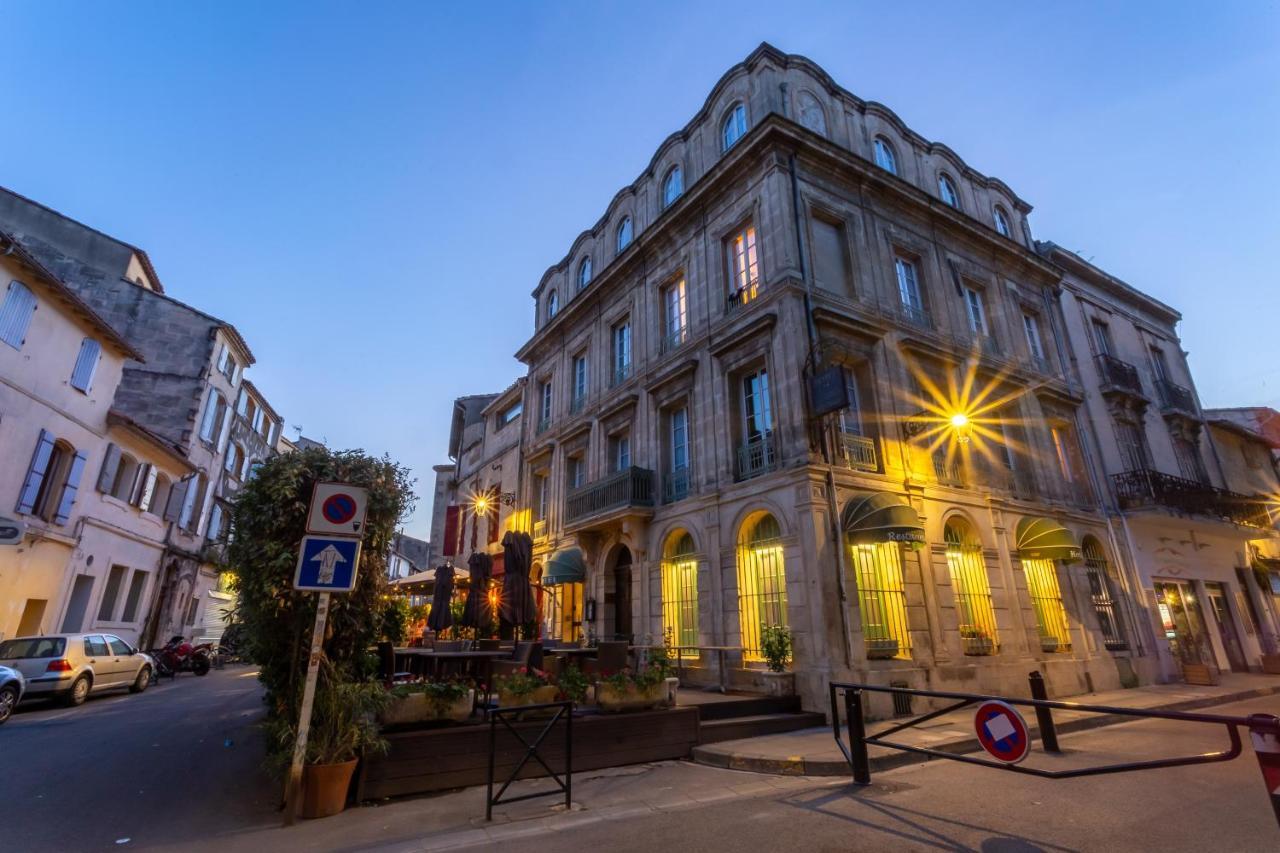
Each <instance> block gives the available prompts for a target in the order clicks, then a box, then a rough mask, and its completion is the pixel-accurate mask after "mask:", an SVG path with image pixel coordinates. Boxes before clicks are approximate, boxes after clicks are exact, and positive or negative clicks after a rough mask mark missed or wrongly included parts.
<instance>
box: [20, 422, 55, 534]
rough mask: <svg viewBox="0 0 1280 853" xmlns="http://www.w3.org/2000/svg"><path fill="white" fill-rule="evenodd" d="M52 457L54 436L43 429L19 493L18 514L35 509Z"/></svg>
mask: <svg viewBox="0 0 1280 853" xmlns="http://www.w3.org/2000/svg"><path fill="white" fill-rule="evenodd" d="M52 455H53V434H52V433H50V432H49V431H48V430H43V429H42V430H40V438H39V439H37V441H36V450H35V453H33V454H31V465H30V466H29V467H28V468H27V478H26V480H24V481H23V483H22V491H21V492H19V493H18V512H22V513H30V512H32V511H33V510H34V509H35V506H36V495H38V494H40V484H41V483H43V482H44V475H45V472H46V471H47V470H48V469H49V457H50V456H52Z"/></svg>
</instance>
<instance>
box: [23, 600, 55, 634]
mask: <svg viewBox="0 0 1280 853" xmlns="http://www.w3.org/2000/svg"><path fill="white" fill-rule="evenodd" d="M48 604H49V602H48V600H47V599H43V598H28V599H27V606H26V607H24V608H22V621H20V622H19V623H18V633H17V635H16V636H19V637H33V636H35V635H37V634H39V633H41V631H40V626H41V625H43V624H44V609H45V607H46V606H47V605H48Z"/></svg>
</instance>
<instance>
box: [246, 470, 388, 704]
mask: <svg viewBox="0 0 1280 853" xmlns="http://www.w3.org/2000/svg"><path fill="white" fill-rule="evenodd" d="M326 481H330V482H340V483H350V484H351V485H353V486H362V487H364V488H366V489H368V490H369V513H368V516H367V517H366V519H365V528H364V536H363V538H362V546H361V553H360V565H359V567H358V571H359V574H358V577H357V580H356V587H355V589H354V590H353V591H352V592H351V593H349V594H335V595H333V596H332V597H331V599H330V606H329V620H328V629H327V630H326V632H325V642H324V654H325V657H326V658H327V659H328V661H329V662H330V663H331V664H333V670H332V671H333V672H334V673H335V674H336V677H338V678H341V679H345V680H361V679H363V678H366V677H368V676H369V675H370V671H369V667H370V662H369V657H368V655H367V654H366V650H367V649H368V648H369V647H370V645H371V644H373V643H375V642H376V641H377V639H378V635H379V633H381V630H382V625H383V619H384V610H385V609H386V608H387V607H388V606H390V601H389V600H388V599H387V598H385V596H384V593H385V592H386V570H387V554H388V553H389V550H390V546H391V539H392V536H394V535H395V531H396V528H397V525H398V524H399V523H400V522H401V521H402V520H403V518H404V517H405V516H406V515H407V514H408V513H409V512H410V511H411V510H412V507H413V491H412V487H413V482H412V481H411V480H410V479H409V471H408V469H407V468H404V467H402V466H400V465H398V464H396V463H395V462H393V461H391V460H390V459H389V458H386V457H384V458H382V459H378V458H375V457H372V456H369V455H368V454H366V453H364V452H362V451H358V450H347V451H331V450H329V449H327V448H309V449H306V450H298V451H294V452H291V453H285V454H281V455H279V456H276V457H274V458H272V459H270V460H268V461H267V462H265V463H264V464H263V465H262V466H260V467H259V468H258V469H257V474H256V475H255V476H254V478H253V479H252V480H249V481H248V482H246V483H245V484H244V487H243V488H242V489H241V491H240V493H239V494H238V495H237V496H236V498H235V502H234V507H233V509H232V515H231V518H232V525H233V526H232V530H233V535H232V539H231V542H230V544H229V545H228V547H227V554H226V564H227V568H228V570H230V571H231V572H233V573H234V581H233V589H234V590H235V591H236V592H238V593H239V595H240V602H239V608H238V615H239V619H240V621H241V622H242V623H243V625H244V629H243V630H244V637H245V642H246V644H247V646H248V651H249V654H250V655H251V657H252V659H253V660H254V661H255V662H257V663H258V664H259V666H260V667H261V674H260V675H259V678H260V679H261V680H262V683H263V684H264V685H266V688H267V699H268V705H269V713H270V715H271V716H272V717H275V718H277V719H282V720H290V721H292V720H296V718H297V713H298V709H297V703H298V701H299V697H300V695H301V688H300V685H301V684H302V680H303V678H304V677H305V675H306V667H307V652H308V647H309V645H310V642H311V631H312V626H313V624H314V622H315V612H316V610H315V608H316V600H317V597H318V596H317V593H314V592H296V591H294V589H293V586H292V585H293V574H294V569H295V567H296V566H297V562H298V549H299V547H300V546H301V544H302V537H303V536H304V535H305V534H306V526H307V524H306V515H307V506H308V504H309V502H310V500H311V490H312V487H313V486H314V485H315V484H316V483H317V482H326Z"/></svg>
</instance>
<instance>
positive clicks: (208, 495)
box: [192, 482, 213, 536]
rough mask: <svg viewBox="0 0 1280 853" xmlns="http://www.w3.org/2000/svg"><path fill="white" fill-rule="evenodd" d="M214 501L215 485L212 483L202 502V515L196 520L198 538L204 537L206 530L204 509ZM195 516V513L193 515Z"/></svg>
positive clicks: (205, 491) (206, 490)
mask: <svg viewBox="0 0 1280 853" xmlns="http://www.w3.org/2000/svg"><path fill="white" fill-rule="evenodd" d="M212 499H213V483H212V482H210V483H209V486H208V488H206V489H205V490H204V500H202V501H200V514H199V515H198V516H196V518H195V532H196V535H197V536H203V535H204V530H205V524H204V523H205V518H206V516H205V514H204V508H205V507H207V506H208V505H209V503H210V501H212ZM192 514H193V515H194V512H193V513H192Z"/></svg>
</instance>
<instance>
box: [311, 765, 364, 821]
mask: <svg viewBox="0 0 1280 853" xmlns="http://www.w3.org/2000/svg"><path fill="white" fill-rule="evenodd" d="M356 763H357V762H356V759H354V758H353V759H351V760H350V761H343V762H340V763H338V764H308V765H306V766H305V767H303V768H302V816H303V817H306V818H317V817H329V816H330V815H336V814H338V813H339V812H341V811H342V810H343V809H345V808H346V807H347V791H348V790H350V788H351V776H352V774H354V773H355V772H356Z"/></svg>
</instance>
